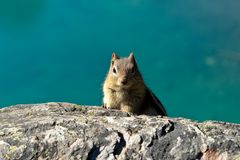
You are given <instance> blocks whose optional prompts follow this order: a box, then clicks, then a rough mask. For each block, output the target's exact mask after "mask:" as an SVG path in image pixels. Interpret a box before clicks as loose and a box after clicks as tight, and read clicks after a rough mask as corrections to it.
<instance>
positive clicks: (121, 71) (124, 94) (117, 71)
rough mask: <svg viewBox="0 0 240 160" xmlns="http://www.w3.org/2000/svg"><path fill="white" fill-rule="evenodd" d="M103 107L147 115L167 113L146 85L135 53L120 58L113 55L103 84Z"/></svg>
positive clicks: (164, 114)
mask: <svg viewBox="0 0 240 160" xmlns="http://www.w3.org/2000/svg"><path fill="white" fill-rule="evenodd" d="M103 94H104V97H103V107H104V108H107V109H118V110H121V111H124V112H131V113H135V114H138V115H139V114H146V115H162V116H167V113H166V111H165V109H164V107H163V105H162V103H161V102H160V101H159V100H158V98H157V97H156V96H155V95H154V94H153V92H152V91H151V90H150V89H148V87H147V86H146V85H145V83H144V81H143V78H142V76H141V73H140V72H139V70H138V67H137V63H136V61H135V58H134V55H133V53H130V55H129V57H125V58H119V57H118V56H117V54H115V53H113V54H112V58H111V64H110V69H109V72H108V74H107V77H106V80H105V81H104V84H103Z"/></svg>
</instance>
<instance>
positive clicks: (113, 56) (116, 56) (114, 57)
mask: <svg viewBox="0 0 240 160" xmlns="http://www.w3.org/2000/svg"><path fill="white" fill-rule="evenodd" d="M116 59H119V57H118V55H117V54H116V53H115V52H113V53H112V61H114V60H116Z"/></svg>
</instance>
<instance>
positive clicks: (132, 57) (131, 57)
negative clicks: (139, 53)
mask: <svg viewBox="0 0 240 160" xmlns="http://www.w3.org/2000/svg"><path fill="white" fill-rule="evenodd" d="M128 59H130V61H131V62H132V63H135V58H134V55H133V52H131V53H130V55H129V57H128Z"/></svg>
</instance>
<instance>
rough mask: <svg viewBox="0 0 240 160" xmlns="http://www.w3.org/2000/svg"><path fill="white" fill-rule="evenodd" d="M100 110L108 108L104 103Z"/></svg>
mask: <svg viewBox="0 0 240 160" xmlns="http://www.w3.org/2000/svg"><path fill="white" fill-rule="evenodd" d="M102 108H104V109H109V108H110V107H108V106H107V105H106V104H105V103H104V104H103V105H102Z"/></svg>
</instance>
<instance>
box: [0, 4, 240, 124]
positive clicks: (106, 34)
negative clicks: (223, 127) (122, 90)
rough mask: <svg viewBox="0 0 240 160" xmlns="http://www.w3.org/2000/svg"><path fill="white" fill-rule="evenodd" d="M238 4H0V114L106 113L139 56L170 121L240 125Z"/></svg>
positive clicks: (239, 17)
mask: <svg viewBox="0 0 240 160" xmlns="http://www.w3.org/2000/svg"><path fill="white" fill-rule="evenodd" d="M239 10H240V1H238V0H232V1H227V0H212V1H209V0H196V1H192V0H185V1H184V2H183V1H167V0H148V1H147V0H116V1H111V0H105V1H100V0H91V1H89V0H21V1H19V0H7V1H0V106H1V107H5V106H9V105H14V104H20V103H40V102H50V101H64V102H72V103H78V104H86V105H101V101H102V100H101V99H102V92H101V86H102V82H103V80H104V78H105V75H106V73H107V70H108V65H109V60H110V57H111V53H112V52H113V51H115V52H117V53H118V54H119V55H121V56H127V55H128V54H129V52H131V51H133V52H134V53H135V57H136V59H137V62H138V65H139V68H140V70H141V72H142V74H143V77H144V79H145V81H146V83H147V85H148V86H149V87H150V88H151V89H152V90H153V91H154V92H155V94H156V95H157V96H158V97H159V98H160V99H161V101H162V103H163V104H164V105H165V107H166V109H167V111H168V114H169V115H170V116H172V117H179V116H181V117H187V118H192V119H195V120H200V121H203V120H207V119H212V120H222V121H229V122H236V123H240V15H239Z"/></svg>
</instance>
